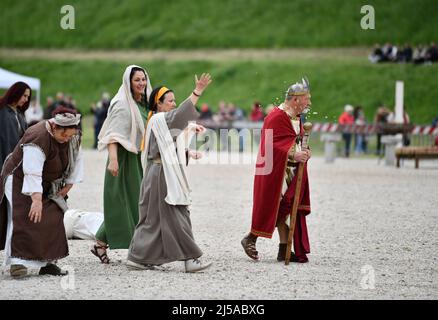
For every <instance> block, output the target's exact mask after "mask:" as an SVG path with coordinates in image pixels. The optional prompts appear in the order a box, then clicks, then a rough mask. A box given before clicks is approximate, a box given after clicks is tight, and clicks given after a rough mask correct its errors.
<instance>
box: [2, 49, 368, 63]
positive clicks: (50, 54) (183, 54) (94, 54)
mask: <svg viewBox="0 0 438 320" xmlns="http://www.w3.org/2000/svg"><path fill="white" fill-rule="evenodd" d="M370 50H371V49H369V48H321V49H300V48H297V49H224V50H214V49H205V50H203V49H201V50H123V51H118V50H76V49H10V48H0V58H11V57H14V58H22V59H49V60H121V61H125V60H131V61H135V60H157V59H158V60H160V59H163V60H175V61H177V60H213V61H224V60H225V61H226V60H235V59H241V60H266V59H267V60H270V59H272V60H290V59H294V58H307V59H342V60H345V59H348V58H352V59H355V58H356V59H358V58H360V59H365V58H366V57H367V55H368V54H369V52H370Z"/></svg>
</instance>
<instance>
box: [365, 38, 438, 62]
mask: <svg viewBox="0 0 438 320" xmlns="http://www.w3.org/2000/svg"><path fill="white" fill-rule="evenodd" d="M368 58H369V60H370V61H371V62H372V63H382V62H398V63H414V64H432V63H434V62H438V47H437V45H436V43H435V42H432V43H431V44H430V45H429V46H425V45H421V44H420V45H418V46H417V47H416V48H414V49H413V48H412V46H411V45H410V44H405V45H404V46H397V45H393V44H391V43H386V44H385V45H384V46H380V44H376V45H375V46H374V50H373V52H372V53H371V54H370V55H369V57H368Z"/></svg>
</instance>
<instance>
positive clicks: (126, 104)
mask: <svg viewBox="0 0 438 320" xmlns="http://www.w3.org/2000/svg"><path fill="white" fill-rule="evenodd" d="M134 67H137V68H141V67H139V66H136V65H130V66H128V67H127V68H126V70H125V73H124V74H123V83H122V85H121V86H120V89H119V91H118V92H117V94H116V95H115V97H114V98H113V99H112V100H111V103H110V107H109V109H108V116H107V118H106V120H105V122H104V123H103V126H102V129H101V130H100V133H99V137H98V138H99V143H98V149H99V151H102V150H104V149H105V148H107V146H108V144H110V143H120V144H121V145H122V146H123V147H124V148H125V149H126V150H128V151H130V152H133V153H138V152H139V151H140V150H139V149H140V144H141V140H142V138H143V134H144V124H143V120H142V117H141V113H140V111H139V110H138V106H137V103H136V102H135V101H134V98H133V97H132V93H131V81H130V80H129V75H130V74H131V70H132V68H134ZM141 69H142V70H144V69H143V68H141ZM144 72H145V74H146V78H147V84H146V94H147V98H148V100H149V96H150V94H151V92H152V86H151V82H150V80H149V75H148V74H147V72H146V70H144Z"/></svg>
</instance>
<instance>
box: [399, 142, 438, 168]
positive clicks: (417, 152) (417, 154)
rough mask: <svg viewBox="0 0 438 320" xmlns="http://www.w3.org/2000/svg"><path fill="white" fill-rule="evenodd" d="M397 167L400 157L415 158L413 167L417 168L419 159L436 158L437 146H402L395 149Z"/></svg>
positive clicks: (437, 153) (437, 155) (437, 154)
mask: <svg viewBox="0 0 438 320" xmlns="http://www.w3.org/2000/svg"><path fill="white" fill-rule="evenodd" d="M395 156H396V158H397V168H400V159H415V169H418V166H419V162H420V159H438V147H402V148H397V149H396V150H395Z"/></svg>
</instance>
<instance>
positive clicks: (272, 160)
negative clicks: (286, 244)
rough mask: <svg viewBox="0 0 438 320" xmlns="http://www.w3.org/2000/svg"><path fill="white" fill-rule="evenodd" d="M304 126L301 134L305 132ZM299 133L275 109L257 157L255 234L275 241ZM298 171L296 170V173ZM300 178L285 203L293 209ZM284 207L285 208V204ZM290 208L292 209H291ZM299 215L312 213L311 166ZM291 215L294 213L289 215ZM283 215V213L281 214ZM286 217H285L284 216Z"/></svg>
mask: <svg viewBox="0 0 438 320" xmlns="http://www.w3.org/2000/svg"><path fill="white" fill-rule="evenodd" d="M300 126H301V130H300V131H301V135H302V134H303V132H304V130H303V128H302V123H300ZM296 138H297V134H296V133H295V131H294V129H293V128H292V123H291V121H290V119H289V116H288V115H287V114H286V112H284V111H283V110H281V109H279V108H275V109H274V110H273V111H271V112H270V113H269V115H268V116H267V117H266V118H265V121H264V123H263V128H262V135H261V141H260V147H259V153H258V155H257V163H256V173H255V177H254V193H253V211H252V225H251V233H253V234H254V235H257V236H261V237H265V238H271V237H272V234H273V232H274V230H275V226H276V223H277V219H278V218H283V217H278V215H279V207H280V201H281V200H282V196H281V189H282V186H283V180H284V175H285V172H286V164H287V159H288V153H289V150H290V149H291V148H292V147H293V146H294V145H295V141H296ZM296 173H297V170H295V174H296ZM296 180H297V176H296V175H295V176H294V178H293V180H292V182H291V184H290V186H289V188H288V190H287V191H286V193H285V197H283V202H284V201H286V202H287V204H289V205H290V206H291V201H293V194H294V191H295V185H296ZM282 207H284V205H282ZM287 207H289V206H287ZM298 209H299V210H298V211H299V213H304V214H308V213H310V197H309V187H308V179H307V164H306V165H305V167H304V174H303V181H302V189H301V197H300V203H299V208H298ZM289 213H290V212H289ZM280 214H281V213H280ZM281 216H283V214H281Z"/></svg>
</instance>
